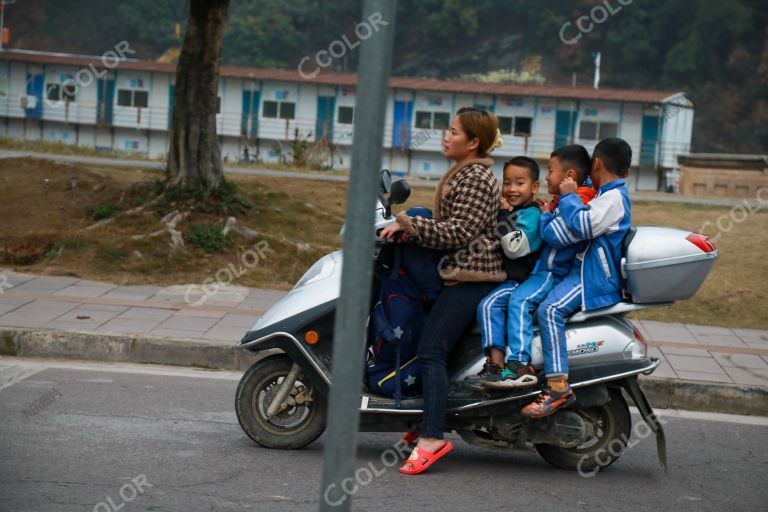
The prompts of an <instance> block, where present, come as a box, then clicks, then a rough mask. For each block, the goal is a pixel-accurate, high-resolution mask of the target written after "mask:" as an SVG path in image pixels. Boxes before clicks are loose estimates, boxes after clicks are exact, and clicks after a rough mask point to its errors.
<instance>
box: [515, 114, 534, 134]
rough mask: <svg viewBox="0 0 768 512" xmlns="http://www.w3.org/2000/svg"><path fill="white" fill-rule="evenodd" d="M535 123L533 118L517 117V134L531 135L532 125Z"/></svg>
mask: <svg viewBox="0 0 768 512" xmlns="http://www.w3.org/2000/svg"><path fill="white" fill-rule="evenodd" d="M532 124H533V119H531V118H530V117H516V118H515V135H522V136H525V137H527V136H530V135H531V125H532Z"/></svg>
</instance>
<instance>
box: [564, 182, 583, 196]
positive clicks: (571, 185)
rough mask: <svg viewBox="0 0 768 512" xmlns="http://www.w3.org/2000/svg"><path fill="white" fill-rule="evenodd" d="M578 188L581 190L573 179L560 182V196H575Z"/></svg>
mask: <svg viewBox="0 0 768 512" xmlns="http://www.w3.org/2000/svg"><path fill="white" fill-rule="evenodd" d="M577 188H579V185H578V184H576V180H574V179H573V178H565V179H564V180H563V181H561V182H560V195H561V196H564V195H565V194H573V193H575V192H576V189H577Z"/></svg>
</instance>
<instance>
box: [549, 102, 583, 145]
mask: <svg viewBox="0 0 768 512" xmlns="http://www.w3.org/2000/svg"><path fill="white" fill-rule="evenodd" d="M578 114H579V113H578V112H572V111H570V110H558V111H557V115H556V117H555V148H559V147H563V146H566V145H568V144H572V141H573V134H574V131H575V130H574V127H575V126H576V118H577V117H578Z"/></svg>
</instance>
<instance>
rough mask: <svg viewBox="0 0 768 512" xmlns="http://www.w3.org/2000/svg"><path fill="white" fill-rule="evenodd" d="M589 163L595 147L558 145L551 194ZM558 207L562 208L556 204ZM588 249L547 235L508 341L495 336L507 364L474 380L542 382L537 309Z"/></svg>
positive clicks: (582, 174) (513, 311) (490, 366)
mask: <svg viewBox="0 0 768 512" xmlns="http://www.w3.org/2000/svg"><path fill="white" fill-rule="evenodd" d="M589 166H590V159H589V153H587V150H586V149H584V147H583V146H580V145H576V144H573V145H570V146H564V147H562V148H558V149H556V150H555V151H554V152H552V154H551V155H550V157H549V164H548V173H547V187H548V188H547V190H548V191H549V193H551V194H557V193H558V192H559V186H560V183H561V182H562V181H564V180H565V179H566V178H570V179H571V180H574V182H576V183H580V184H581V183H583V182H584V180H586V179H587V175H588V173H589ZM579 193H580V195H582V196H583V198H582V200H583V201H584V202H587V201H589V200H590V199H591V198H592V197H594V195H595V191H594V189H592V188H589V187H582V188H579ZM555 201H556V199H555ZM555 201H553V204H554V205H556V202H555ZM548 208H549V207H545V208H543V209H545V210H548ZM553 209H554V210H555V212H556V211H557V207H556V206H554V208H553ZM553 218H554V215H553V214H552V213H548V211H545V212H544V213H543V214H542V215H541V217H540V219H539V231H540V232H541V231H542V230H544V229H547V227H548V224H549V223H550V222H551V221H552V219H553ZM583 249H584V244H583V243H576V244H574V245H573V246H570V247H554V246H552V245H551V244H548V243H547V242H546V239H545V240H544V243H543V244H542V248H541V252H540V254H539V258H538V260H537V261H536V265H535V267H534V269H533V273H532V274H531V275H530V277H528V279H526V280H525V282H523V283H522V284H521V285H520V286H518V287H517V288H516V289H515V290H514V292H512V293H510V294H509V302H508V304H507V337H506V343H503V342H501V339H500V338H501V337H500V336H499V337H498V338H497V337H495V338H494V340H493V342H492V343H493V345H494V346H496V347H499V346H500V347H503V350H504V351H506V355H507V357H506V365H501V364H498V362H494V361H492V360H489V361H488V362H487V363H486V364H485V366H484V367H483V369H482V371H481V372H480V373H478V374H477V375H475V376H472V377H470V378H469V379H468V380H469V382H470V384H473V385H481V386H484V387H489V388H494V389H504V388H517V387H525V386H533V385H535V384H536V383H537V378H536V375H535V374H534V371H533V368H532V367H531V365H530V362H531V341H532V340H533V312H534V311H535V310H536V307H537V306H538V305H539V303H540V302H541V301H542V300H544V298H545V297H546V295H547V293H548V292H549V291H550V290H551V289H552V287H553V286H554V285H555V284H557V283H559V282H560V280H561V279H562V278H563V277H565V276H566V275H567V274H568V271H569V270H570V268H571V264H572V263H571V262H572V261H573V259H574V257H575V255H576V254H577V253H578V252H580V251H582V250H583ZM481 325H482V323H481ZM497 336H498V335H497ZM497 361H498V360H497Z"/></svg>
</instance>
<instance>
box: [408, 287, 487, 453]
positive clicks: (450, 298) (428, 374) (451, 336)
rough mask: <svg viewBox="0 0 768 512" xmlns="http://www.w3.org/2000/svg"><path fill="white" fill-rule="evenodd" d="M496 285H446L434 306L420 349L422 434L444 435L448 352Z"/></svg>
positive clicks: (440, 436)
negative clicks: (422, 409)
mask: <svg viewBox="0 0 768 512" xmlns="http://www.w3.org/2000/svg"><path fill="white" fill-rule="evenodd" d="M497 286H498V283H487V282H467V283H460V284H455V285H453V286H446V287H445V288H443V290H442V291H441V292H440V295H438V296H437V300H435V304H434V306H432V311H431V312H430V314H429V317H427V322H426V324H425V325H424V329H423V330H422V334H421V338H420V339H419V350H418V354H419V364H420V365H421V383H422V384H421V387H422V392H423V395H424V417H423V418H422V423H421V435H422V437H434V438H436V439H442V438H443V425H444V423H445V407H446V403H447V401H448V369H447V362H448V355H449V354H450V353H451V350H452V349H453V348H454V347H455V346H456V343H458V342H459V340H461V338H462V336H463V335H464V331H466V329H467V327H469V325H470V324H471V323H472V321H473V320H474V319H475V310H476V308H477V305H478V304H479V303H480V301H481V300H482V299H483V297H485V296H486V295H488V294H489V293H490V292H491V291H493V289H494V288H496V287H497Z"/></svg>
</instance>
